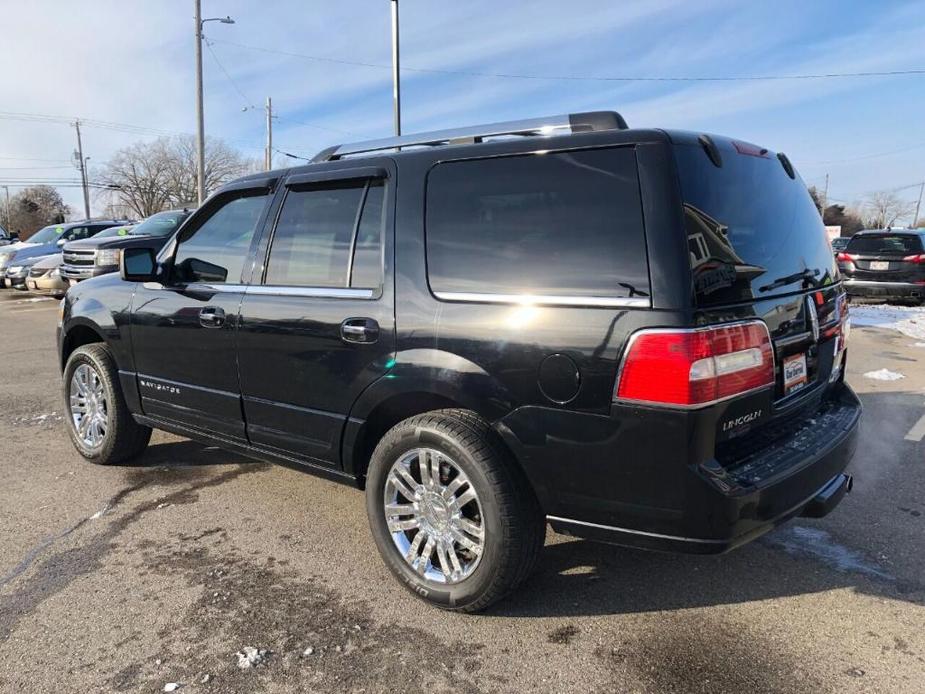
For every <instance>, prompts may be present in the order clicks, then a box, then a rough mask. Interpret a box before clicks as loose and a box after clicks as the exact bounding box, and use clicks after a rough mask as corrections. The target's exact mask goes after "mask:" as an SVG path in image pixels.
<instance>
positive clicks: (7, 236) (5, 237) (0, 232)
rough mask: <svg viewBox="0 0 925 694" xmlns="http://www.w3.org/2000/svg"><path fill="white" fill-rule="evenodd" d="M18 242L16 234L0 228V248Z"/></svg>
mask: <svg viewBox="0 0 925 694" xmlns="http://www.w3.org/2000/svg"><path fill="white" fill-rule="evenodd" d="M18 240H19V235H18V234H15V233H12V232H9V231H7V230H6V229H4V228H3V227H2V226H0V246H9V245H10V244H11V243H16V242H17V241H18Z"/></svg>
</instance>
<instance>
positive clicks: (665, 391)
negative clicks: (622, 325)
mask: <svg viewBox="0 0 925 694" xmlns="http://www.w3.org/2000/svg"><path fill="white" fill-rule="evenodd" d="M773 383H774V352H773V350H772V348H771V336H770V334H769V333H768V327H767V326H766V325H765V324H764V322H762V321H748V322H743V323H734V324H730V325H725V326H717V327H714V328H701V329H695V330H672V329H655V330H642V331H640V332H638V333H636V334H635V335H633V337H632V339H631V341H630V345H629V347H628V349H627V352H626V355H625V356H624V358H623V364H622V367H621V369H620V375H619V377H618V379H617V388H616V392H615V398H616V399H618V400H636V401H643V402H652V403H659V404H664V405H680V406H692V405H707V404H710V403H712V402H715V401H717V400H723V399H725V398H728V397H732V396H734V395H739V394H741V393H745V392H746V391H750V390H753V389H755V388H761V387H763V386H770V385H773Z"/></svg>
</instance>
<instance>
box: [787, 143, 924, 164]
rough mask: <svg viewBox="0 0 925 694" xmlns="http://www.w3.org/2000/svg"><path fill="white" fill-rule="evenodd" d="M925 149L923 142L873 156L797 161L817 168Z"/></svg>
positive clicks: (862, 155)
mask: <svg viewBox="0 0 925 694" xmlns="http://www.w3.org/2000/svg"><path fill="white" fill-rule="evenodd" d="M921 147H925V142H918V143H915V144H911V145H907V146H905V147H903V148H902V149H892V150H890V151H888V152H876V153H874V154H861V155H859V156H856V157H846V158H845V159H827V160H825V161H798V163H799V164H800V166H817V165H821V164H842V163H844V162H849V161H860V160H862V159H877V158H878V157H888V156H890V155H891V154H902V153H903V152H907V151H909V150H910V149H919V148H921Z"/></svg>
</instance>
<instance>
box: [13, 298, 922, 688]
mask: <svg viewBox="0 0 925 694" xmlns="http://www.w3.org/2000/svg"><path fill="white" fill-rule="evenodd" d="M56 310H57V302H54V301H51V300H31V299H30V298H29V297H28V295H24V294H21V293H19V292H10V291H0V355H2V361H0V462H2V465H3V468H4V470H3V478H2V484H0V692H30V693H38V692H55V693H57V692H112V691H129V692H136V691H137V692H160V691H164V688H165V686H167V685H171V684H179V685H182V687H181V688H180V690H179V691H183V692H186V691H189V692H297V691H298V692H302V691H306V692H342V691H350V692H379V691H389V692H409V691H429V692H444V691H446V692H450V691H452V692H521V691H523V692H533V691H535V692H571V691H574V692H685V693H686V692H745V691H748V692H788V693H792V692H797V693H800V692H813V693H827V692H910V693H912V692H915V693H919V694H920V693H921V692H923V691H925V443H923V441H922V438H923V435H925V420H923V417H925V368H923V366H922V365H923V363H925V345H923V344H922V341H917V340H916V339H914V338H912V337H908V336H906V335H903V334H900V333H899V332H895V331H892V330H884V329H879V328H858V327H856V328H855V329H854V330H853V332H852V335H851V342H850V348H849V380H850V382H851V383H852V385H853V386H854V387H855V389H856V390H857V391H858V393H859V394H860V396H861V399H862V401H863V404H864V407H865V413H864V418H863V423H862V432H861V438H860V443H859V448H858V452H857V455H856V457H855V460H854V464H853V470H852V472H853V474H854V475H855V487H854V491H853V493H852V494H850V495H849V496H848V497H847V498H846V499H845V500H844V502H843V503H842V504H841V505H840V506H839V507H838V508H837V509H836V511H835V512H834V513H833V514H831V515H830V516H828V517H827V518H824V519H821V520H809V519H796V520H795V521H793V522H791V523H789V524H788V525H785V526H783V527H781V528H779V529H778V530H776V531H774V532H773V533H771V534H769V535H767V536H765V537H764V538H762V539H760V540H759V541H757V542H754V543H752V544H750V545H748V546H746V547H743V548H741V549H739V550H737V551H735V552H732V553H730V554H728V555H724V556H719V557H692V556H675V555H668V554H655V553H647V552H642V551H635V550H629V549H623V548H619V547H613V546H606V545H599V544H593V543H589V542H583V541H577V540H573V539H569V538H565V537H560V536H556V535H553V534H552V533H550V534H549V535H548V536H547V542H546V548H545V551H544V554H543V557H542V560H541V562H540V566H539V569H538V571H537V573H536V574H535V575H534V576H533V578H532V579H530V580H529V581H528V582H527V583H526V584H525V585H524V586H522V588H521V589H520V590H519V592H518V593H516V594H515V595H514V596H512V597H511V598H509V599H507V600H506V601H504V602H502V603H500V604H498V605H496V606H495V607H494V608H492V609H491V610H490V611H489V612H487V613H485V614H482V615H478V616H464V615H455V614H446V613H443V612H440V611H438V610H435V609H432V608H429V607H426V606H424V605H423V604H422V603H420V602H418V601H417V600H415V599H414V598H413V597H412V596H410V595H409V594H408V593H406V592H405V591H404V590H403V589H402V588H401V587H400V586H399V585H398V584H397V583H396V582H395V581H394V580H393V579H392V577H391V576H390V575H389V573H388V571H387V569H386V568H385V566H384V565H383V564H382V562H381V561H380V559H379V556H378V554H377V552H376V550H375V547H374V546H373V543H372V540H371V538H370V536H369V532H368V530H367V522H366V516H365V511H364V503H363V496H362V494H361V493H360V492H358V491H356V490H353V489H350V488H349V487H345V486H341V485H337V484H335V483H332V482H328V481H325V480H321V479H318V478H315V477H312V476H310V475H308V474H305V473H302V472H300V471H298V470H293V469H288V468H283V467H277V466H273V465H268V464H264V463H259V462H252V461H249V460H246V459H244V458H241V457H239V456H237V455H236V454H232V453H226V452H223V451H221V450H218V449H215V448H210V447H205V446H201V445H199V444H195V443H191V442H189V441H187V440H184V439H182V438H178V437H175V436H171V435H167V434H163V433H155V436H154V438H153V440H152V445H151V446H150V447H149V449H148V451H147V452H146V453H145V455H144V456H143V457H142V458H141V459H139V460H138V461H137V462H135V463H133V464H132V465H128V466H123V467H112V468H104V467H94V466H92V465H90V464H88V463H86V462H84V461H83V460H82V459H81V458H80V457H79V456H78V455H77V453H76V452H75V451H74V449H73V448H72V446H71V444H70V442H69V440H68V438H67V435H66V433H65V430H64V421H63V415H64V405H63V400H62V397H61V383H60V374H59V371H58V368H57V365H56V355H55V347H54V327H55V320H56ZM913 320H921V321H923V322H925V311H923V312H922V314H921V315H920V316H919V317H918V318H915V317H914V318H913ZM917 345H919V346H917ZM880 369H886V370H887V371H888V372H891V373H893V374H901V375H903V376H904V378H900V379H896V380H877V379H874V378H870V377H865V376H864V375H863V374H865V373H870V372H873V371H878V370H880ZM245 647H252V648H255V649H258V650H265V651H266V654H265V655H264V658H263V660H262V662H261V664H260V665H258V666H257V667H252V668H249V669H241V668H239V667H238V665H237V661H238V658H237V656H236V653H238V652H240V651H242V649H244V648H245ZM258 660H259V656H258ZM168 690H169V687H168Z"/></svg>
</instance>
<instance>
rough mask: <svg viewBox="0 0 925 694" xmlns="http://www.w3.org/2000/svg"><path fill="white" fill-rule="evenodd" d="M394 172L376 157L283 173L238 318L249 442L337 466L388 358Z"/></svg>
mask: <svg viewBox="0 0 925 694" xmlns="http://www.w3.org/2000/svg"><path fill="white" fill-rule="evenodd" d="M392 173H393V169H392V168H391V163H390V162H388V161H384V162H381V163H379V164H376V165H375V166H363V167H357V168H347V169H343V168H341V169H338V170H335V171H330V172H327V173H311V174H299V175H293V176H290V177H289V178H288V179H287V181H286V182H285V190H284V193H283V194H284V198H283V201H282V205H281V207H280V212H279V214H278V215H277V219H276V223H275V225H274V228H273V229H272V233H271V234H269V242H268V243H266V244H264V247H265V248H266V250H265V251H262V258H264V259H265V262H264V265H263V268H261V269H262V272H257V273H255V274H256V276H255V278H254V282H253V284H252V285H251V286H250V287H249V288H248V290H247V293H246V294H245V296H244V299H243V302H242V304H241V312H240V324H239V327H238V368H239V371H240V376H241V392H242V395H243V406H244V414H245V418H246V420H247V434H248V437H249V438H250V440H251V442H252V443H254V444H257V445H260V446H264V447H267V448H272V449H274V450H275V451H278V452H280V453H282V454H283V455H288V456H291V457H293V458H296V459H298V460H300V461H303V462H307V463H310V464H320V465H324V466H329V467H331V466H335V465H337V464H338V462H339V447H340V446H339V444H340V437H341V432H342V430H343V427H344V424H345V423H346V421H347V415H348V413H349V411H350V408H351V406H352V405H353V403H354V401H355V400H356V398H357V397H358V396H359V394H360V393H361V392H362V391H363V390H364V389H365V388H366V387H367V386H368V385H369V384H371V383H372V382H373V381H375V380H376V379H378V378H379V377H380V376H382V375H383V374H385V373H386V371H388V369H389V368H390V367H391V364H390V360H391V359H392V357H393V355H394V351H395V317H394V304H393V281H392V263H391V260H390V259H391V258H392V255H393V253H392V243H393V242H392V237H393V235H392V231H391V230H392V224H391V219H392V217H393V213H392V208H393V203H392V200H393V198H394V176H393V175H392Z"/></svg>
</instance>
